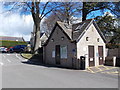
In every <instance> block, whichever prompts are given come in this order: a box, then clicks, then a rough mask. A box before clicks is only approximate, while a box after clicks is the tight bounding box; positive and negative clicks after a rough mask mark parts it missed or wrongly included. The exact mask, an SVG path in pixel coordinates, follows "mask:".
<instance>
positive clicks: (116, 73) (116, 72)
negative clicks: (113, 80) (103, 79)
mask: <svg viewBox="0 0 120 90" xmlns="http://www.w3.org/2000/svg"><path fill="white" fill-rule="evenodd" d="M101 73H106V74H112V75H118V74H119V72H118V71H115V72H101Z"/></svg>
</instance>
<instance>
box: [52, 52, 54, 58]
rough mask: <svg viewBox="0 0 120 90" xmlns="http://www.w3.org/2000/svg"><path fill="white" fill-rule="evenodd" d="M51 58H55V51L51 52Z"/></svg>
mask: <svg viewBox="0 0 120 90" xmlns="http://www.w3.org/2000/svg"><path fill="white" fill-rule="evenodd" d="M52 57H53V58H54V57H55V50H53V51H52Z"/></svg>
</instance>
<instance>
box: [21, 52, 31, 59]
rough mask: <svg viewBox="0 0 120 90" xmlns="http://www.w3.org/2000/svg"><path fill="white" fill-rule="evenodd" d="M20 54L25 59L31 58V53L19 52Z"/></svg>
mask: <svg viewBox="0 0 120 90" xmlns="http://www.w3.org/2000/svg"><path fill="white" fill-rule="evenodd" d="M21 56H22V57H23V58H25V59H30V58H32V56H33V54H31V53H21Z"/></svg>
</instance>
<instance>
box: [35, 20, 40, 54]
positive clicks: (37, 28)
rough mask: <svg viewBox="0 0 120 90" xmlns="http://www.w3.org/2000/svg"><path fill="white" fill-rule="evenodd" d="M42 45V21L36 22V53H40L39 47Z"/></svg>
mask: <svg viewBox="0 0 120 90" xmlns="http://www.w3.org/2000/svg"><path fill="white" fill-rule="evenodd" d="M39 47H41V42H40V22H39V23H38V22H37V24H35V36H34V53H35V54H37V53H38V49H39Z"/></svg>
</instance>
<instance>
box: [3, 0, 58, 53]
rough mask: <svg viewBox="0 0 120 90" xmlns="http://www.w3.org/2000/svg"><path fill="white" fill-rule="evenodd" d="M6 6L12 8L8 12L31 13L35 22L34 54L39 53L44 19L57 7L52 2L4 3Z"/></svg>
mask: <svg viewBox="0 0 120 90" xmlns="http://www.w3.org/2000/svg"><path fill="white" fill-rule="evenodd" d="M4 5H5V6H10V8H9V10H7V11H14V10H18V9H19V10H20V12H21V13H22V14H23V13H31V15H32V18H33V22H34V30H33V31H34V32H33V34H34V45H33V52H34V53H37V50H38V48H39V45H40V44H41V43H40V23H41V21H42V20H43V18H44V17H46V16H47V15H48V14H49V13H50V12H52V11H53V10H54V8H57V6H55V5H52V2H40V0H39V2H35V1H28V2H7V3H4Z"/></svg>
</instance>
